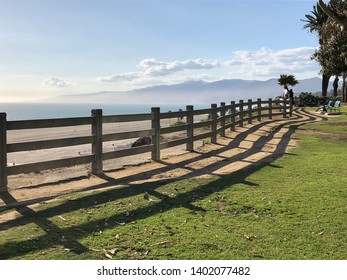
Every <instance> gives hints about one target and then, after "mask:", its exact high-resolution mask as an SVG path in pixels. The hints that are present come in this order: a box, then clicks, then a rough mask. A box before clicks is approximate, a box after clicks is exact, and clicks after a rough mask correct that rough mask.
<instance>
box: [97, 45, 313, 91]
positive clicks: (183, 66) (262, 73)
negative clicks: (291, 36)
mask: <svg viewBox="0 0 347 280" xmlns="http://www.w3.org/2000/svg"><path fill="white" fill-rule="evenodd" d="M314 51H315V48H311V47H302V48H294V49H283V50H279V51H273V50H271V49H268V48H261V49H259V50H255V51H246V50H238V51H234V52H232V53H231V56H230V58H228V59H226V60H224V61H216V60H213V61H212V60H208V59H205V58H197V59H189V60H182V61H179V60H177V61H171V62H165V61H158V60H156V59H153V58H147V59H143V60H142V61H140V62H139V63H138V65H137V66H138V67H139V68H141V69H142V71H139V72H129V73H120V74H114V75H111V76H106V77H100V78H98V80H99V81H102V82H118V83H127V84H129V85H130V84H131V85H135V84H141V85H144V84H151V83H153V82H154V81H155V82H158V81H161V82H163V83H165V82H170V81H171V80H172V78H173V76H175V79H182V80H188V79H190V78H191V77H193V76H197V75H200V76H204V75H205V76H206V75H208V76H210V77H215V79H216V80H218V79H223V78H231V79H232V78H245V79H259V78H273V77H277V76H278V75H279V74H283V73H290V74H295V75H297V76H298V77H299V76H300V74H304V73H311V74H312V73H317V74H318V72H319V65H318V63H317V62H315V61H313V60H311V56H312V54H313V53H314ZM179 77H180V78H179Z"/></svg>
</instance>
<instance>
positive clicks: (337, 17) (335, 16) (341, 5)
mask: <svg viewBox="0 0 347 280" xmlns="http://www.w3.org/2000/svg"><path fill="white" fill-rule="evenodd" d="M331 2H333V3H331ZM329 4H330V5H326V4H325V3H324V2H323V0H318V6H319V7H320V8H321V9H322V10H323V11H324V13H325V14H326V15H327V16H329V17H330V18H331V19H332V20H333V21H334V22H336V23H337V24H338V25H340V26H341V28H342V29H346V30H347V15H346V13H341V12H338V11H337V10H340V11H343V10H345V9H346V6H347V4H346V1H344V0H343V1H330V2H329ZM334 6H335V7H334ZM334 8H335V9H334Z"/></svg>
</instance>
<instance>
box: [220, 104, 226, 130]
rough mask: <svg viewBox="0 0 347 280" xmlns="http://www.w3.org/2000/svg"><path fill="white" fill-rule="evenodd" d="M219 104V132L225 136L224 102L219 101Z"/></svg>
mask: <svg viewBox="0 0 347 280" xmlns="http://www.w3.org/2000/svg"><path fill="white" fill-rule="evenodd" d="M220 106H221V111H220V115H221V121H220V125H221V127H222V129H221V132H220V136H222V137H225V102H221V103H220Z"/></svg>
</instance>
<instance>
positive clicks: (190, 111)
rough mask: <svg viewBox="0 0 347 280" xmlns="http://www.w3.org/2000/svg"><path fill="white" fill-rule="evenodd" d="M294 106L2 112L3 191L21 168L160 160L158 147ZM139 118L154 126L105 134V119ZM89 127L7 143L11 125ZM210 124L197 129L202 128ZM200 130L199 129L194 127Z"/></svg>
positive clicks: (97, 170) (95, 167) (96, 168)
mask: <svg viewBox="0 0 347 280" xmlns="http://www.w3.org/2000/svg"><path fill="white" fill-rule="evenodd" d="M291 114H292V106H291V104H290V103H289V102H288V101H286V100H282V101H281V102H280V103H279V102H278V101H274V100H272V99H268V100H261V99H257V100H251V99H249V100H248V101H247V102H244V101H243V100H240V101H239V102H238V103H236V102H234V101H232V102H231V103H230V104H229V105H226V104H225V103H224V102H222V103H221V104H220V106H217V104H212V105H211V108H208V109H200V110H194V107H193V106H187V107H186V110H185V111H179V112H167V113H163V112H160V108H158V107H154V108H152V109H151V113H148V114H131V115H115V116H103V114H102V110H100V109H94V110H92V112H91V116H90V117H81V118H62V119H42V120H23V121H7V119H6V118H7V115H6V113H0V159H1V163H0V192H6V191H7V185H8V176H10V175H16V174H21V173H30V172H37V171H42V170H47V169H54V168H60V167H71V166H75V165H80V164H87V163H91V170H92V173H93V174H95V175H100V174H102V172H103V161H105V160H110V159H115V158H120V157H125V156H130V155H138V154H141V153H146V152H151V158H152V160H160V151H161V150H163V149H167V148H170V147H174V146H178V145H184V144H185V145H186V149H187V150H188V151H193V150H194V142H195V141H198V140H202V139H205V138H210V141H211V143H217V135H218V134H220V135H221V136H225V131H226V130H227V129H230V130H232V131H233V130H235V129H236V126H239V127H243V125H244V123H245V122H246V121H247V123H249V124H251V123H252V121H253V120H257V121H261V119H262V118H269V119H272V117H273V116H283V117H284V118H285V117H287V115H289V116H291ZM198 115H208V116H209V117H208V119H207V120H204V121H200V122H198V121H196V120H194V117H195V116H198ZM171 118H178V119H181V120H183V119H185V122H183V123H182V124H181V125H178V126H168V127H161V123H160V122H161V120H164V119H171ZM135 121H150V123H151V125H150V129H146V130H139V131H125V132H118V133H110V134H104V133H103V124H107V123H121V122H126V123H128V122H129V123H131V122H135ZM85 125H88V126H90V127H91V130H90V131H91V133H90V135H88V136H79V137H68V138H63V139H53V140H39V141H29V142H25V143H7V138H8V137H7V132H8V131H11V130H23V129H25V130H27V129H42V128H56V127H70V126H85ZM206 127H207V128H209V129H208V130H207V131H206V130H202V132H201V130H198V129H199V128H206ZM182 131H183V132H185V137H183V138H180V139H176V140H173V141H169V142H161V140H160V139H161V138H160V136H161V135H164V134H168V133H174V132H182ZM198 131H199V132H200V133H196V132H198ZM144 136H145V137H151V144H149V145H145V146H140V147H134V148H126V149H122V150H116V151H108V152H105V151H104V149H103V143H105V142H108V141H116V140H124V139H132V138H138V137H144ZM84 144H90V145H91V154H88V155H83V156H78V157H69V158H64V159H57V160H50V161H43V162H35V163H28V164H20V165H11V166H9V165H8V164H7V156H8V154H9V153H15V152H22V151H33V150H43V149H51V148H63V147H69V146H77V145H84Z"/></svg>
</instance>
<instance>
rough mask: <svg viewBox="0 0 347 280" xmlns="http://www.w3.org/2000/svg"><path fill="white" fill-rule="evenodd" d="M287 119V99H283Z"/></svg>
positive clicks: (284, 113)
mask: <svg viewBox="0 0 347 280" xmlns="http://www.w3.org/2000/svg"><path fill="white" fill-rule="evenodd" d="M286 117H287V99H285V98H284V99H283V118H286Z"/></svg>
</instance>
